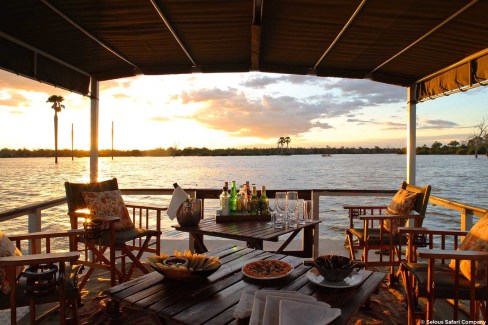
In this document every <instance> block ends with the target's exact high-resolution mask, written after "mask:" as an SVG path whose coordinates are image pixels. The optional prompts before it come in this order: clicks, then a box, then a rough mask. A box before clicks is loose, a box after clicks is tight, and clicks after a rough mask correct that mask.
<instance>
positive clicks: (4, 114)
mask: <svg viewBox="0 0 488 325" xmlns="http://www.w3.org/2000/svg"><path fill="white" fill-rule="evenodd" d="M487 88H488V87H479V88H477V89H474V90H471V91H468V92H466V93H460V94H454V95H451V96H448V97H443V98H439V99H436V100H431V101H427V102H425V103H420V104H418V105H417V128H418V130H417V144H418V145H419V146H420V145H423V144H427V145H428V146H430V145H431V144H432V143H433V142H434V141H440V142H441V143H444V144H447V143H448V142H449V141H451V140H458V141H463V140H466V139H467V138H468V137H469V136H470V135H472V133H473V130H474V129H473V126H474V125H475V124H477V123H479V122H480V121H481V120H482V118H483V117H485V118H488V105H487V101H488V89H487ZM50 95H61V96H63V97H64V98H65V101H64V102H63V104H64V105H65V106H66V109H64V110H63V111H61V113H60V114H59V148H71V125H72V124H73V125H74V132H75V145H74V146H75V148H76V149H83V150H87V149H89V143H90V137H89V129H90V101H89V99H88V98H87V97H82V96H80V95H78V94H74V93H70V92H68V91H65V90H62V89H59V88H55V87H52V86H49V85H46V84H42V83H39V82H37V81H33V80H30V79H27V78H23V77H19V76H16V75H14V74H11V73H8V72H5V71H3V70H0V148H11V149H17V148H27V149H39V148H46V149H47V148H53V147H54V131H53V116H54V111H53V109H52V108H51V107H50V104H48V103H46V100H47V98H48V97H49V96H50ZM405 102H406V88H402V87H396V86H390V85H385V84H381V83H377V82H373V81H368V80H353V79H336V78H317V77H313V76H294V75H280V74H265V73H242V74H237V73H236V74H191V75H168V76H140V77H135V78H130V79H119V80H114V81H108V82H101V83H100V131H99V148H100V149H108V148H110V147H111V125H112V121H113V122H114V125H115V148H116V149H121V150H128V149H153V148H158V147H162V148H167V147H171V146H174V145H176V146H178V147H179V148H180V149H182V148H184V147H207V148H227V147H237V148H239V147H275V146H276V143H277V140H278V138H279V137H281V136H283V137H286V136H289V137H291V143H290V147H325V146H327V145H329V146H331V147H339V146H350V147H353V146H354V147H359V146H362V147H374V146H380V147H404V146H405V145H406V104H405Z"/></svg>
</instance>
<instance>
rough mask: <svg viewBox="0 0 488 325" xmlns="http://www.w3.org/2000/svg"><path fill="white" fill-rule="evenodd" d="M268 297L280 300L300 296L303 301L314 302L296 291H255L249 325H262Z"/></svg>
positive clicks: (312, 298)
mask: <svg viewBox="0 0 488 325" xmlns="http://www.w3.org/2000/svg"><path fill="white" fill-rule="evenodd" d="M268 296H276V297H282V298H286V297H288V298H289V297H297V296H300V297H301V298H302V299H305V300H313V301H315V300H316V299H315V298H314V297H312V296H306V295H302V294H301V293H299V292H297V291H285V290H259V291H256V293H255V295H254V303H253V305H252V312H251V319H250V320H249V325H261V324H262V323H263V316H264V308H265V306H266V298H267V297H268Z"/></svg>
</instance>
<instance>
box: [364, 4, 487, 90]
mask: <svg viewBox="0 0 488 325" xmlns="http://www.w3.org/2000/svg"><path fill="white" fill-rule="evenodd" d="M477 2H478V0H472V1H470V2H469V3H468V4H466V5H465V6H464V7H462V8H461V9H459V10H458V11H456V12H455V13H453V14H452V15H451V16H449V17H448V18H446V19H445V20H444V21H442V22H441V23H440V24H438V25H437V26H435V27H434V28H432V29H431V30H429V31H428V32H427V33H425V34H424V35H422V36H421V37H419V38H418V39H416V40H415V41H414V42H413V43H411V44H410V45H408V46H407V47H405V48H404V49H403V50H401V51H400V52H398V53H397V54H395V55H393V56H392V57H391V58H389V59H388V60H386V61H385V62H383V63H381V64H380V65H379V66H377V67H376V68H374V69H373V70H371V71H370V72H369V73H368V75H369V76H371V75H372V74H373V73H375V72H376V71H378V70H379V69H381V68H382V67H384V66H385V65H387V64H388V63H390V62H391V61H393V60H395V59H396V58H398V57H399V56H400V55H402V54H403V53H405V52H406V51H408V50H409V49H411V48H412V47H414V46H415V45H417V44H418V43H420V42H421V41H423V40H424V39H426V38H427V37H429V36H430V35H432V34H433V33H435V32H436V31H438V30H439V29H440V28H442V27H443V26H444V25H446V24H447V23H449V22H450V21H451V20H453V19H454V18H456V17H457V16H459V15H460V14H462V13H463V12H465V11H466V10H468V9H469V8H471V6H473V5H474V4H476V3H477ZM423 79H424V78H422V79H421V80H423ZM417 83H418V81H417Z"/></svg>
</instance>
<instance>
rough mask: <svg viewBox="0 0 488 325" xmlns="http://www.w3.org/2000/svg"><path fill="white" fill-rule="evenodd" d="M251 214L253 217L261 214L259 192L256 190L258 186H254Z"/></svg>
mask: <svg viewBox="0 0 488 325" xmlns="http://www.w3.org/2000/svg"><path fill="white" fill-rule="evenodd" d="M251 214H252V215H258V214H259V198H258V192H257V190H256V185H253V186H252V195H251Z"/></svg>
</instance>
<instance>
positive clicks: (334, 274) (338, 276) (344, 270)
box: [303, 255, 364, 282]
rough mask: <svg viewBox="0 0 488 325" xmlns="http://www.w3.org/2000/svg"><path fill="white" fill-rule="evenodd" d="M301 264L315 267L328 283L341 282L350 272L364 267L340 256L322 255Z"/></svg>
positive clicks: (360, 263)
mask: <svg viewBox="0 0 488 325" xmlns="http://www.w3.org/2000/svg"><path fill="white" fill-rule="evenodd" d="M303 264H305V265H312V266H315V268H316V269H317V270H318V271H319V273H320V275H322V276H323V277H324V279H325V280H327V281H330V282H339V281H343V280H344V279H345V278H347V277H348V276H349V275H350V274H351V273H352V271H354V270H355V269H357V268H359V267H362V266H364V263H362V262H357V261H354V260H351V259H349V258H348V257H345V256H340V255H323V256H319V257H317V258H316V259H315V260H313V261H304V262H303Z"/></svg>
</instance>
